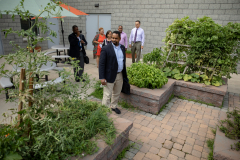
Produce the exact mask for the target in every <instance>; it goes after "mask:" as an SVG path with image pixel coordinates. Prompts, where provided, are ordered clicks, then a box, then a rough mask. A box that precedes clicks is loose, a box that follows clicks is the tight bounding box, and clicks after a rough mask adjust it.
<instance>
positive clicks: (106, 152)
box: [71, 114, 133, 160]
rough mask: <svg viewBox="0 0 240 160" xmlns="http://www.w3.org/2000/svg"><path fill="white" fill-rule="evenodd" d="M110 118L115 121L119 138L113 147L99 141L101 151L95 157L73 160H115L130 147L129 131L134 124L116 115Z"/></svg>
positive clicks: (72, 158) (75, 158)
mask: <svg viewBox="0 0 240 160" xmlns="http://www.w3.org/2000/svg"><path fill="white" fill-rule="evenodd" d="M109 118H112V119H113V120H114V126H115V127H116V129H117V132H118V134H117V136H116V139H115V140H114V143H113V145H111V146H109V145H107V144H106V143H105V142H104V141H103V140H101V139H100V140H97V143H98V144H97V146H98V147H99V150H98V152H97V153H95V154H93V155H87V156H85V157H83V158H79V157H71V160H77V159H80V160H103V159H104V160H113V159H116V158H117V156H118V154H119V153H121V152H122V150H123V149H124V148H126V147H127V146H128V145H129V131H130V129H131V128H132V127H133V123H132V122H131V121H129V120H126V119H123V118H119V117H118V116H116V115H112V114H111V115H110V116H109Z"/></svg>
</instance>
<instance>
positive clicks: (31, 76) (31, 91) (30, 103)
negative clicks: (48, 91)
mask: <svg viewBox="0 0 240 160" xmlns="http://www.w3.org/2000/svg"><path fill="white" fill-rule="evenodd" d="M29 89H30V91H29V93H30V96H33V75H32V72H31V73H30V75H29ZM28 106H29V107H31V106H32V99H31V98H30V99H29V101H28Z"/></svg>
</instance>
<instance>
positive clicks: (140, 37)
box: [129, 27, 145, 46]
mask: <svg viewBox="0 0 240 160" xmlns="http://www.w3.org/2000/svg"><path fill="white" fill-rule="evenodd" d="M136 29H137V28H136V27H135V28H133V29H132V31H131V34H130V37H129V44H131V43H132V42H133V41H134V38H135V33H136ZM138 41H139V42H141V45H142V46H143V45H144V41H145V34H144V30H143V29H142V28H140V27H139V28H138V30H137V37H136V42H138Z"/></svg>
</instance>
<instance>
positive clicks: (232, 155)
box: [213, 92, 240, 160]
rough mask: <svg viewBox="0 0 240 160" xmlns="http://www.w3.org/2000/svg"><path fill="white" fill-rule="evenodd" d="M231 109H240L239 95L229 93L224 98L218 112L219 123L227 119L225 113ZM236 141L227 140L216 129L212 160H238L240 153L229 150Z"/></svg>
mask: <svg viewBox="0 0 240 160" xmlns="http://www.w3.org/2000/svg"><path fill="white" fill-rule="evenodd" d="M226 105H227V106H226ZM227 107H228V108H227ZM233 109H238V110H239V109H240V95H239V94H236V93H231V92H229V93H228V94H226V95H225V97H224V102H223V108H222V110H221V112H220V116H219V121H221V120H225V119H227V114H226V111H228V110H229V111H233ZM238 141H239V140H233V139H229V138H228V137H226V136H225V134H224V133H223V132H222V131H220V130H219V128H218V127H217V131H216V137H215V141H214V148H213V157H214V159H215V160H221V159H225V160H238V159H239V157H240V152H239V151H236V150H233V149H231V145H232V146H233V147H234V143H237V142H238Z"/></svg>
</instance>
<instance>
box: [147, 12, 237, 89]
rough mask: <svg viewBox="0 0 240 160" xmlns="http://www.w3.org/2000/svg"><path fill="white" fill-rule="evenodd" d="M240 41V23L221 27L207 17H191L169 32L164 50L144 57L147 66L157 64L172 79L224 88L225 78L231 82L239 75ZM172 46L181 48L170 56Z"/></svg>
mask: <svg viewBox="0 0 240 160" xmlns="http://www.w3.org/2000/svg"><path fill="white" fill-rule="evenodd" d="M239 39H240V23H231V22H230V23H228V24H227V25H225V26H221V25H219V24H217V23H215V22H214V21H213V20H212V19H211V18H210V17H206V16H204V17H202V18H199V19H198V20H196V21H192V20H190V19H189V17H185V18H182V19H176V20H175V21H174V22H173V24H172V25H170V26H169V27H168V28H167V29H166V37H165V38H164V39H163V41H164V42H165V46H164V47H162V50H160V49H158V48H156V49H154V50H153V52H151V53H148V54H146V55H144V57H143V62H144V63H148V64H153V63H154V64H157V67H158V68H160V69H161V70H162V71H164V72H165V73H166V75H167V76H168V77H170V78H174V79H177V80H184V81H191V82H194V83H204V84H206V85H214V86H221V85H223V84H224V81H223V80H222V77H226V78H228V79H230V78H231V76H230V74H232V73H237V70H236V66H237V62H238V61H239V60H240V42H239ZM172 44H179V45H177V46H174V47H173V48H172V51H171V53H170V54H169V56H167V55H168V53H169V51H170V49H171V47H172ZM167 60H168V61H171V62H173V63H170V62H167ZM186 66H187V68H186V70H185V67H186ZM184 70H185V74H183V72H184Z"/></svg>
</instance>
